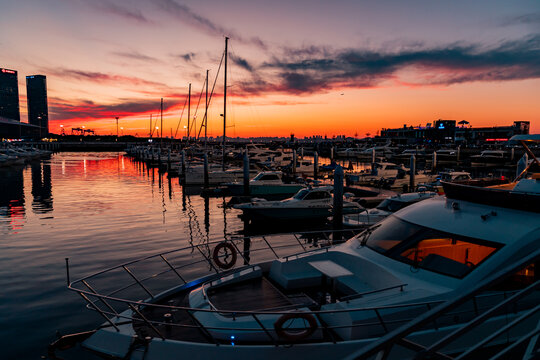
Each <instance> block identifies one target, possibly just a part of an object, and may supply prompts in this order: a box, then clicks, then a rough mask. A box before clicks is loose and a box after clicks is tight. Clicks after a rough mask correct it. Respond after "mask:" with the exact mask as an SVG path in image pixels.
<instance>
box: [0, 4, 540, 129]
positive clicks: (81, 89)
mask: <svg viewBox="0 0 540 360" xmlns="http://www.w3.org/2000/svg"><path fill="white" fill-rule="evenodd" d="M2 7H3V11H2V13H1V14H0V30H2V31H0V34H1V35H0V46H1V47H2V49H4V50H5V51H4V56H3V59H2V63H1V64H0V67H3V68H8V69H14V70H17V71H18V73H19V79H18V80H19V100H20V109H21V115H22V116H21V119H22V120H23V121H27V104H26V89H25V86H23V85H22V84H24V80H25V77H26V75H31V74H43V75H45V76H47V83H48V89H47V90H48V98H49V100H48V101H49V124H50V125H49V127H50V131H51V132H54V133H60V125H64V127H66V128H69V127H80V126H82V125H85V126H86V127H88V128H93V129H95V130H96V131H97V132H99V133H103V134H109V133H110V134H116V121H115V117H117V116H118V117H119V118H120V120H119V121H120V126H121V127H123V133H124V134H130V135H135V134H137V135H139V136H146V135H147V134H148V131H149V127H150V126H149V118H150V115H153V116H156V115H157V114H158V113H159V108H160V98H162V97H163V98H164V104H165V112H164V126H163V127H164V128H165V131H164V135H167V136H168V135H169V134H170V132H171V129H172V133H173V134H174V133H176V137H181V136H183V135H185V133H184V128H183V126H184V125H186V124H187V120H186V115H187V109H186V110H185V111H184V116H183V119H182V122H181V123H180V124H179V123H178V120H179V118H180V114H181V112H182V108H183V105H184V103H185V98H186V96H187V88H188V84H189V83H191V84H192V91H193V93H192V109H191V115H193V114H194V112H195V111H196V112H197V117H196V122H197V127H199V126H200V122H201V121H202V117H203V116H202V114H203V113H204V94H203V95H202V100H201V102H200V104H199V106H198V109H197V110H195V108H196V107H197V102H198V99H199V95H200V94H201V89H202V88H203V83H204V77H205V73H206V70H207V69H209V70H210V88H212V85H213V83H214V80H215V75H216V71H217V69H218V66H219V62H220V59H221V55H222V52H223V40H224V37H225V36H229V37H230V38H231V40H230V48H229V49H230V52H229V70H230V71H229V74H228V76H229V79H228V81H229V85H230V87H228V89H227V91H228V98H229V101H228V108H227V118H228V123H229V124H231V126H232V127H231V128H230V129H228V130H227V132H228V135H230V136H231V137H236V136H241V137H246V136H263V135H268V136H288V135H289V134H290V133H295V135H297V136H298V137H303V136H310V135H314V134H321V135H327V136H329V137H331V136H334V135H342V134H345V135H348V136H354V134H359V135H360V136H363V135H365V134H366V133H371V134H375V133H376V132H377V131H378V130H380V129H381V128H388V127H400V126H402V125H403V124H408V125H413V126H417V125H420V124H422V125H424V124H426V123H429V122H433V121H434V120H436V119H440V118H442V119H456V120H458V121H459V120H462V119H466V120H467V121H469V122H470V123H471V125H473V126H498V125H509V124H511V123H513V122H514V121H530V122H531V133H534V132H540V124H538V117H539V115H540V104H538V101H537V97H538V89H540V80H539V78H540V65H539V64H538V58H539V55H540V4H538V3H534V2H530V1H516V2H512V3H511V4H509V3H507V2H504V1H490V2H487V1H473V2H456V3H433V2H430V1H412V2H407V4H404V3H402V2H398V1H387V2H375V1H362V2H352V1H338V2H336V3H333V4H329V3H325V2H322V1H315V2H313V1H296V2H282V1H277V2H272V4H270V3H267V2H264V1H252V2H242V1H231V2H227V3H226V4H224V3H219V2H214V1H207V2H203V3H201V2H195V1H182V2H180V1H175V0H152V1H142V0H132V1H129V2H125V1H109V0H99V1H84V0H79V1H74V2H73V1H66V0H52V1H50V2H47V4H44V3H43V2H39V1H37V0H29V1H25V2H24V4H21V3H13V2H11V3H10V2H6V1H3V2H2ZM23 21H24V23H25V27H23V28H21V29H18V30H17V31H13V30H12V29H15V28H17V24H20V23H22V22H23ZM10 30H11V31H10ZM222 84H223V73H221V74H220V76H219V78H218V79H217V82H216V88H215V94H214V98H213V100H212V104H211V107H210V112H209V117H208V123H209V129H208V130H209V136H213V137H217V136H221V131H222V130H221V128H222V124H221V118H220V114H221V113H222V112H223V111H222V110H223V100H222V93H223V85H222ZM192 122H193V120H192ZM152 127H153V126H152ZM195 131H196V132H198V131H199V129H197V130H195Z"/></svg>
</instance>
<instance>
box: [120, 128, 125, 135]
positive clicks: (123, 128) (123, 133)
mask: <svg viewBox="0 0 540 360" xmlns="http://www.w3.org/2000/svg"><path fill="white" fill-rule="evenodd" d="M120 130H122V136H124V127H123V126H120Z"/></svg>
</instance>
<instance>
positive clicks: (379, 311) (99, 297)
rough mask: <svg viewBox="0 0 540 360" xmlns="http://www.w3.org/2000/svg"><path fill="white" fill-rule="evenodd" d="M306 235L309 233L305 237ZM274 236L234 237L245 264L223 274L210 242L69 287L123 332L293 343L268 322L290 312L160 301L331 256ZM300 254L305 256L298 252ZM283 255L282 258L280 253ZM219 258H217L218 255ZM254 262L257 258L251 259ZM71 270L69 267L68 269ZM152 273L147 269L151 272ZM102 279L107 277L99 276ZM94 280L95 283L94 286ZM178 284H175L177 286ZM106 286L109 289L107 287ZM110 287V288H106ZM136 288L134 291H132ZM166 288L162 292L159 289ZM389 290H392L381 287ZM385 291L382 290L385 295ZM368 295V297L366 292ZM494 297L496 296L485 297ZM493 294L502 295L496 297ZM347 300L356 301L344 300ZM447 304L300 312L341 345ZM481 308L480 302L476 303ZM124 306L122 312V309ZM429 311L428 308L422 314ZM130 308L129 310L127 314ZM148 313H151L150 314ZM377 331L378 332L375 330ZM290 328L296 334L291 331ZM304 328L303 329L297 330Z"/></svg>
mask: <svg viewBox="0 0 540 360" xmlns="http://www.w3.org/2000/svg"><path fill="white" fill-rule="evenodd" d="M319 233H321V232H320V231H319V232H310V233H308V234H309V235H313V236H314V235H318V234H319ZM302 235H305V233H304V234H302ZM276 236H277V237H284V236H285V235H284V234H279V235H276ZM272 237H274V236H264V237H263V236H261V237H256V236H255V237H241V238H235V239H230V240H229V241H228V242H227V243H230V244H231V247H230V248H229V250H231V249H232V251H233V252H234V253H235V254H236V256H237V257H238V258H240V259H242V263H241V264H233V266H232V267H231V269H228V270H223V269H221V268H219V266H218V265H217V264H216V262H215V259H216V257H215V256H211V255H210V253H211V248H214V249H215V247H214V246H216V245H218V244H221V243H222V242H209V243H206V244H199V245H192V246H189V247H184V248H180V249H175V250H169V251H166V252H162V253H159V254H155V255H150V256H146V257H143V258H140V259H137V260H132V261H129V262H126V263H124V264H120V265H117V266H113V267H110V268H108V269H105V270H102V271H99V272H97V273H95V274H92V275H89V276H86V277H83V278H81V279H79V280H76V281H73V282H70V283H69V286H68V287H69V289H70V290H72V291H75V292H76V293H78V294H79V295H80V296H81V297H82V298H83V299H84V300H85V301H86V302H87V307H88V308H89V309H91V310H94V311H97V312H98V313H99V314H100V315H101V316H102V317H103V318H104V319H105V321H106V324H107V325H106V326H108V327H111V328H113V329H115V330H116V331H120V329H119V327H118V324H119V323H122V322H125V321H129V322H131V323H133V324H144V325H145V326H146V328H147V329H148V330H149V331H151V333H152V334H153V336H157V337H160V338H163V339H165V338H167V337H168V335H167V331H168V330H167V329H169V330H170V329H174V328H188V329H198V330H199V331H200V332H201V333H202V334H203V335H204V339H205V341H207V342H211V343H220V342H224V340H223V339H221V338H219V337H216V332H218V333H219V332H224V331H236V332H253V333H257V334H261V335H262V336H264V337H265V338H266V341H268V342H270V343H273V344H276V345H277V344H284V343H290V341H288V340H287V339H280V338H279V337H278V336H277V334H276V331H275V329H274V328H273V326H271V325H268V323H267V322H266V324H265V320H263V318H264V319H266V318H267V317H268V316H269V315H272V316H274V317H275V319H276V320H277V319H278V318H279V317H281V316H283V315H290V314H291V310H290V309H287V311H285V310H284V309H279V310H276V311H232V310H218V309H216V307H210V308H208V309H198V308H190V307H189V306H180V305H172V304H163V303H159V301H161V300H163V299H164V298H166V297H167V296H169V295H170V294H172V293H174V292H178V291H181V290H183V289H190V288H194V287H196V286H200V285H202V284H203V283H205V282H210V281H212V280H215V279H217V278H219V277H221V276H223V274H226V273H233V272H235V271H240V270H243V269H248V268H250V267H253V264H252V262H256V263H261V262H264V261H270V260H273V259H276V258H280V257H281V258H284V259H289V258H290V257H299V256H302V254H306V253H309V252H314V251H320V252H327V251H329V248H314V249H311V250H307V251H306V246H308V244H306V243H302V238H301V237H298V236H297V235H295V236H293V238H292V239H291V238H290V237H289V240H290V241H285V240H284V239H281V242H274V241H273V240H272ZM322 237H323V238H330V237H328V236H322ZM246 241H247V242H249V245H250V246H249V247H246V246H245V245H246V244H244V248H243V249H241V248H240V246H239V245H240V244H241V242H246ZM299 250H300V252H298V251H299ZM280 254H281V255H280ZM214 255H215V254H214ZM227 256H229V257H231V256H232V253H231V254H228V255H227V254H219V255H218V256H217V257H218V259H222V260H223V259H225V258H226V257H227ZM252 259H255V260H253V261H252ZM147 263H149V264H148V265H149V266H151V267H155V266H157V265H159V266H160V268H159V269H158V270H154V271H152V272H151V273H150V274H147V275H145V276H141V275H140V274H139V273H138V271H137V270H141V269H137V268H138V267H139V268H140V267H141V265H144V266H142V268H144V269H145V270H148V269H146V264H147ZM68 269H69V268H68ZM115 272H118V273H120V274H123V275H124V276H127V279H128V280H130V282H129V283H128V284H125V285H119V286H118V287H115V288H110V283H111V281H116V279H117V278H118V277H119V275H114V274H113V273H115ZM147 272H148V271H147ZM101 277H103V278H104V279H101V280H100V278H101ZM100 281H103V282H104V283H105V284H104V285H105V286H99V285H98V283H99V282H100ZM91 282H92V284H91ZM175 284H176V285H175ZM405 286H406V284H401V285H397V286H395V287H392V288H400V289H401V291H403V287H405ZM102 287H104V288H105V289H103V288H102ZM107 288H109V289H107ZM133 288H134V290H132V289H133ZM160 288H161V289H160ZM382 290H390V288H387V289H382ZM382 290H381V291H382ZM130 291H131V292H133V294H128V296H123V295H122V294H123V293H124V292H130ZM141 294H142V296H143V297H144V298H146V300H139V299H140V296H141ZM361 295H366V294H361ZM483 296H484V297H486V296H491V295H483ZM493 296H501V294H496V295H493ZM344 300H349V301H351V300H353V299H352V298H351V299H344ZM441 303H443V301H429V302H419V303H411V304H403V305H391V306H378V307H361V308H346V309H332V310H309V309H308V308H305V307H299V308H297V310H301V311H302V312H301V313H302V314H306V315H309V316H312V317H314V318H315V319H317V325H316V327H317V329H316V330H319V331H321V332H322V333H323V335H324V336H322V337H321V338H320V339H319V341H326V342H334V343H335V342H339V341H342V338H341V337H340V336H339V335H338V333H339V332H340V331H341V330H343V329H349V330H350V331H353V329H354V328H358V327H364V328H365V329H368V330H369V331H368V330H366V333H368V334H369V336H377V337H378V336H384V335H386V334H388V333H389V332H392V331H394V330H395V329H396V328H397V327H399V326H402V325H403V324H405V323H408V322H410V321H412V320H413V319H414V318H416V317H417V316H415V315H414V314H415V312H412V313H411V310H416V313H425V312H430V310H432V309H433V308H436V307H438V306H439V305H441ZM475 305H476V304H475ZM120 307H121V309H120ZM421 309H424V310H421ZM126 310H128V311H126ZM485 310H486V309H479V307H478V306H474V310H473V314H468V315H469V317H473V316H478V315H479V314H481V313H482V312H483V311H485ZM152 311H162V312H164V313H169V314H170V313H173V312H180V313H181V314H183V315H185V318H186V319H189V320H190V321H189V322H187V323H186V322H184V323H179V322H175V321H171V320H164V319H155V318H152V317H150V316H148V313H150V312H152ZM204 313H214V314H219V315H226V316H228V317H232V318H233V319H234V318H237V317H243V316H248V317H251V318H252V319H253V320H254V324H257V326H256V327H250V328H242V329H238V328H236V327H223V326H211V325H209V324H202V323H201V322H200V321H199V320H198V315H201V314H204ZM340 313H350V314H356V315H358V316H357V317H358V318H361V319H364V320H363V321H361V322H357V323H353V322H351V323H347V324H339V325H335V324H334V325H332V324H328V323H327V321H325V319H328V316H329V315H339V314H340ZM145 314H146V315H145ZM454 314H458V315H462V312H461V313H460V311H459V310H458V311H456V312H455V313H454ZM446 325H448V324H447V323H445V322H444V321H443V322H441V321H439V322H437V321H436V320H433V321H432V322H431V323H430V326H431V327H432V328H433V329H438V328H439V327H443V326H446ZM374 329H375V330H374ZM289 330H291V329H290V328H289ZM298 330H302V329H298ZM306 341H313V340H312V339H306Z"/></svg>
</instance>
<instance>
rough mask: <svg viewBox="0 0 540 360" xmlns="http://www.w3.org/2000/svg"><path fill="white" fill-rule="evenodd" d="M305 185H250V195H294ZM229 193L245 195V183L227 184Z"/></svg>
mask: <svg viewBox="0 0 540 360" xmlns="http://www.w3.org/2000/svg"><path fill="white" fill-rule="evenodd" d="M304 187H305V186H304V185H302V184H282V185H253V184H250V185H249V194H250V195H255V196H257V195H259V196H264V195H291V196H292V195H294V194H296V193H297V192H298V191H299V190H300V189H302V188H304ZM227 188H228V190H229V193H230V194H231V195H233V196H239V195H244V185H243V184H230V185H227Z"/></svg>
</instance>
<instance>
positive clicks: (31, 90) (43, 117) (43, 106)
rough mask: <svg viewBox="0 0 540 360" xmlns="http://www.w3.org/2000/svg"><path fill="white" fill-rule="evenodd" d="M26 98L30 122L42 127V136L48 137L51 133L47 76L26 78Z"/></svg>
mask: <svg viewBox="0 0 540 360" xmlns="http://www.w3.org/2000/svg"><path fill="white" fill-rule="evenodd" d="M26 96H27V99H28V122H29V123H30V124H32V125H37V126H40V127H41V131H40V136H47V134H48V133H49V109H48V106H47V78H46V77H45V75H30V76H27V77H26Z"/></svg>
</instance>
